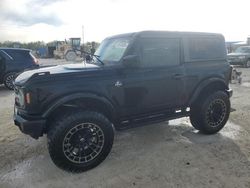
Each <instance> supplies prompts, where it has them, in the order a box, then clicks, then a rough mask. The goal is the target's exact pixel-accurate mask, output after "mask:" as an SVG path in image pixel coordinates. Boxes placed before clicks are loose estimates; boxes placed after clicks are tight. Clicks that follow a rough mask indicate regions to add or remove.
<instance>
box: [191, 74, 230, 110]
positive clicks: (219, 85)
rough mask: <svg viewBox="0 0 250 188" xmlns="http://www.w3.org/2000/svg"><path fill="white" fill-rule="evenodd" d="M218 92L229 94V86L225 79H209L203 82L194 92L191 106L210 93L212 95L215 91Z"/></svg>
mask: <svg viewBox="0 0 250 188" xmlns="http://www.w3.org/2000/svg"><path fill="white" fill-rule="evenodd" d="M218 90H220V91H225V92H226V93H227V90H229V87H228V85H227V84H226V82H225V81H224V80H223V79H221V78H209V79H206V80H204V81H202V82H201V83H200V84H199V85H198V87H197V88H196V89H195V91H194V92H193V94H192V97H191V98H190V100H189V106H191V105H192V104H194V103H195V102H196V101H197V99H199V98H200V97H202V96H205V95H207V94H208V93H211V92H213V91H218Z"/></svg>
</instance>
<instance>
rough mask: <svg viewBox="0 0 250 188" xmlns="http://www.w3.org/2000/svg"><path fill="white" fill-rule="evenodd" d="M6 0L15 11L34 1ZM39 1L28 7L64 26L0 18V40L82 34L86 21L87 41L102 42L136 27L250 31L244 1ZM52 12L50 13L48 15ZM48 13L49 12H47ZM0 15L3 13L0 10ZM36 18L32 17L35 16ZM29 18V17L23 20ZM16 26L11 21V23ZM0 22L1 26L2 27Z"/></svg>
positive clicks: (242, 35) (236, 34)
mask: <svg viewBox="0 0 250 188" xmlns="http://www.w3.org/2000/svg"><path fill="white" fill-rule="evenodd" d="M10 2H13V1H6V3H7V5H5V6H2V7H3V8H4V9H6V10H7V8H6V7H8V6H10V7H12V9H13V10H14V12H16V13H19V14H20V15H27V11H29V10H30V9H29V7H27V5H30V4H32V2H34V4H35V2H36V3H37V2H38V0H35V1H34V0H33V1H32V0H19V1H18V0H16V1H15V2H16V3H14V5H15V6H14V7H13V3H10ZM48 2H51V1H40V3H38V4H35V5H32V6H33V7H34V9H35V10H39V11H38V12H32V14H40V15H43V16H44V15H45V18H46V15H49V16H47V18H48V19H49V18H50V19H51V20H53V19H55V18H54V17H57V18H58V19H60V20H61V22H62V25H54V26H53V24H52V23H53V22H51V23H50V22H45V23H39V19H38V18H39V16H37V22H38V23H37V24H34V25H32V26H28V27H21V26H20V25H18V23H16V25H15V26H11V27H10V29H9V30H8V29H6V25H7V26H8V24H9V23H7V22H3V21H2V22H1V23H0V30H1V29H2V30H1V31H2V32H1V36H0V40H13V38H15V39H17V40H18V38H19V40H24V41H29V40H45V41H50V40H54V39H59V40H64V38H68V37H81V36H82V30H81V28H82V25H84V32H85V41H86V40H88V41H92V40H96V41H101V40H102V39H103V38H104V37H106V36H109V35H113V34H118V33H126V32H133V31H140V30H181V31H204V32H218V33H223V34H224V35H225V37H226V39H227V40H245V39H246V37H247V35H249V34H250V27H249V26H248V22H249V20H248V18H249V16H248V14H249V5H250V2H249V1H248V0H238V1H233V0H230V1H218V0H203V1H202V0H189V1H186V0H175V1H173V0H154V1H153V0H126V1H125V0H65V1H60V0H59V1H54V2H53V1H52V2H53V3H48ZM52 13H53V14H52ZM50 14H51V15H50ZM0 17H1V13H0ZM34 18H36V17H34ZM26 20H27V19H26ZM4 24H5V26H4ZM11 24H15V22H13V23H11ZM1 26H2V28H1Z"/></svg>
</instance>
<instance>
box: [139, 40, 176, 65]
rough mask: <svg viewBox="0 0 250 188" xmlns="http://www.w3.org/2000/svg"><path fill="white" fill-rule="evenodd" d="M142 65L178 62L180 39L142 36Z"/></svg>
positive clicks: (174, 63) (173, 63)
mask: <svg viewBox="0 0 250 188" xmlns="http://www.w3.org/2000/svg"><path fill="white" fill-rule="evenodd" d="M141 56H142V65H143V66H145V67H151V66H175V65H179V64H180V40H179V39H176V38H142V39H141Z"/></svg>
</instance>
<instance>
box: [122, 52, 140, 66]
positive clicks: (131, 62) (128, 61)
mask: <svg viewBox="0 0 250 188" xmlns="http://www.w3.org/2000/svg"><path fill="white" fill-rule="evenodd" d="M122 63H123V65H124V66H125V67H127V68H137V67H139V65H140V60H139V57H138V55H127V56H125V57H123V58H122Z"/></svg>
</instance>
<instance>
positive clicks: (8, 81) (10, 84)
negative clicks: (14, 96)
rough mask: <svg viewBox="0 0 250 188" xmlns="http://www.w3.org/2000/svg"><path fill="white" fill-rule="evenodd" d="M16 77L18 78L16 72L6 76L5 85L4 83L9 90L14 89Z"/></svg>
mask: <svg viewBox="0 0 250 188" xmlns="http://www.w3.org/2000/svg"><path fill="white" fill-rule="evenodd" d="M16 76H17V73H15V72H11V73H8V74H6V75H5V76H4V78H3V83H4V85H5V87H6V88H8V89H10V90H13V89H14V84H13V82H14V80H15V78H16Z"/></svg>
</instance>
